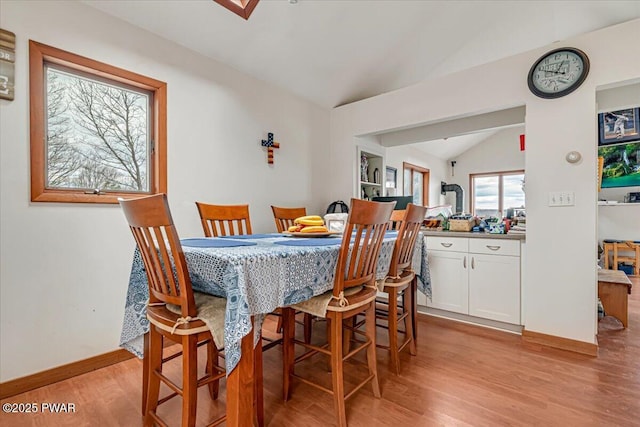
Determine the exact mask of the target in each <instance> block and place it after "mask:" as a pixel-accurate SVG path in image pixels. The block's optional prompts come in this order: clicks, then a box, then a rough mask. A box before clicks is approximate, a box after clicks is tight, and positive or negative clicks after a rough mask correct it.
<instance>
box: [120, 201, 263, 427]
mask: <svg viewBox="0 0 640 427" xmlns="http://www.w3.org/2000/svg"><path fill="white" fill-rule="evenodd" d="M119 202H120V205H121V206H122V210H123V212H124V215H125V217H126V219H127V222H128V223H129V228H130V229H131V232H132V233H133V237H134V239H135V241H136V244H137V246H138V250H139V252H140V256H141V258H142V260H143V263H144V266H145V271H146V274H147V282H148V285H149V303H148V305H147V319H148V320H149V339H148V348H147V346H145V355H144V363H143V366H144V368H143V369H144V373H143V399H144V397H146V403H145V404H144V406H143V407H144V410H145V420H144V423H145V425H146V426H151V425H153V424H155V423H158V424H160V425H166V424H165V423H164V421H163V420H162V419H161V418H160V417H159V416H158V414H157V412H156V410H157V407H158V405H159V404H162V403H164V402H166V401H167V400H169V399H171V398H173V397H175V396H177V395H180V396H181V397H182V426H183V427H187V426H188V427H191V426H194V425H195V420H196V407H197V388H198V387H200V386H203V385H208V388H209V393H210V395H211V397H212V399H217V397H218V388H219V380H220V379H221V378H223V377H224V376H225V370H224V368H223V367H220V366H218V365H217V360H218V355H217V352H218V348H222V347H223V344H224V343H223V337H224V317H225V308H226V300H225V299H224V298H218V297H215V296H212V295H207V294H203V293H199V292H194V291H193V290H192V288H191V280H190V278H189V272H188V270H187V264H186V260H185V256H184V252H183V251H182V246H181V244H180V240H179V238H178V233H177V231H176V228H175V226H174V223H173V219H172V217H171V212H170V210H169V204H168V202H167V197H166V195H165V194H158V195H154V196H149V197H142V198H138V199H129V200H123V199H119ZM206 313H211V315H206ZM200 315H202V316H203V318H204V319H205V320H203V318H200V317H199V316H200ZM214 337H216V338H215V339H214ZM164 338H166V339H169V340H171V341H173V342H175V343H178V344H180V345H181V347H182V351H181V354H182V373H183V375H182V387H180V386H179V385H178V384H176V383H174V382H173V381H172V380H170V379H169V378H167V377H166V376H165V375H164V374H163V373H162V366H163V363H164V362H165V361H167V360H169V359H172V358H173V357H169V358H163V352H162V350H163V339H164ZM203 344H204V345H206V346H207V363H206V369H205V375H204V376H203V377H202V378H200V379H198V372H197V367H198V359H197V350H198V346H199V345H203ZM257 351H258V352H259V349H258V350H257ZM256 378H257V379H258V382H260V381H261V378H262V377H261V375H260V376H259V378H258V376H256ZM161 382H162V383H164V384H166V385H167V386H168V387H169V388H170V389H171V390H172V391H173V393H171V394H169V395H168V396H166V397H163V398H162V399H160V396H159V395H160V383H161ZM258 386H260V387H262V384H261V383H260V384H256V388H257V387H258ZM255 406H256V407H257V408H259V409H261V408H262V405H261V402H256V403H255ZM260 415H261V414H257V417H258V418H260ZM225 419H226V415H223V416H221V417H219V418H218V419H216V420H215V421H214V422H213V423H212V424H210V425H218V424H220V423H222V422H224V421H225Z"/></svg>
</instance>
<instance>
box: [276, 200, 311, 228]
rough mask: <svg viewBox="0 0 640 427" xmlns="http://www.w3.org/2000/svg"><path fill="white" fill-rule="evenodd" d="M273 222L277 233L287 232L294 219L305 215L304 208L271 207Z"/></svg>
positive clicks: (305, 210)
mask: <svg viewBox="0 0 640 427" xmlns="http://www.w3.org/2000/svg"><path fill="white" fill-rule="evenodd" d="M271 210H272V211H273V220H274V221H275V222H276V229H277V230H278V233H282V232H283V231H287V230H288V229H289V227H291V226H292V225H293V221H294V220H295V219H296V218H299V217H301V216H306V215H307V209H306V208H283V207H278V206H273V205H271Z"/></svg>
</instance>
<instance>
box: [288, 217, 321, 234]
mask: <svg viewBox="0 0 640 427" xmlns="http://www.w3.org/2000/svg"><path fill="white" fill-rule="evenodd" d="M293 224H294V225H292V226H291V227H289V229H288V230H287V231H288V232H290V233H327V232H328V231H329V230H328V229H327V227H325V226H324V220H323V219H322V217H321V216H318V215H307V216H301V217H299V218H296V219H295V220H293Z"/></svg>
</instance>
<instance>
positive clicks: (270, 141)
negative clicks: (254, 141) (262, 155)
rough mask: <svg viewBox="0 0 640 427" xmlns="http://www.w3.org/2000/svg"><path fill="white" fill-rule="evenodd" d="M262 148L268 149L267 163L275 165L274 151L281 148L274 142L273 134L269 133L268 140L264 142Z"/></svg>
mask: <svg viewBox="0 0 640 427" xmlns="http://www.w3.org/2000/svg"><path fill="white" fill-rule="evenodd" d="M262 146H263V147H267V163H269V164H270V165H272V164H273V149H274V148H280V143H278V142H274V141H273V133H272V132H269V133H268V134H267V139H266V140H264V139H263V140H262Z"/></svg>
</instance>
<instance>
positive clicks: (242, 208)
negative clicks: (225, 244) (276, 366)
mask: <svg viewBox="0 0 640 427" xmlns="http://www.w3.org/2000/svg"><path fill="white" fill-rule="evenodd" d="M196 206H197V207H198V213H199V214H200V221H201V222H202V230H203V231H204V235H205V236H207V237H219V236H238V235H242V234H251V233H252V231H251V217H250V216H249V205H209V204H206V203H201V202H196ZM272 314H273V315H276V316H278V326H277V330H278V333H280V330H281V329H282V328H281V326H280V324H281V322H282V320H281V318H280V316H281V314H280V309H276V311H274V312H273V313H272ZM262 339H263V340H264V341H265V342H266V344H265V345H264V346H263V350H268V349H270V348H272V347H275V346H276V345H278V344H280V343H281V342H282V340H281V339H280V338H273V336H270V337H267V336H265V335H263V336H262Z"/></svg>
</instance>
